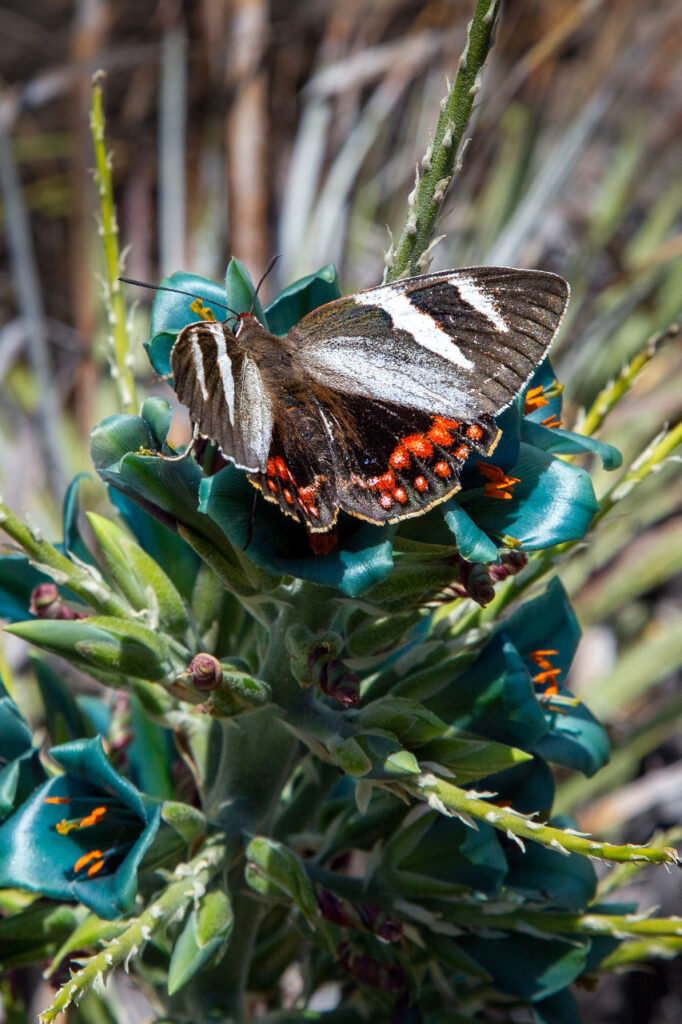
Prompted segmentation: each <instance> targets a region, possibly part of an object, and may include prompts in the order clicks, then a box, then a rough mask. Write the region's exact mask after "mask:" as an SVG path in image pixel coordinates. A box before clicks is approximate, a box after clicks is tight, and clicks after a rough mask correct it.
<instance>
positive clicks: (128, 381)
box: [90, 72, 137, 413]
mask: <svg viewBox="0 0 682 1024" xmlns="http://www.w3.org/2000/svg"><path fill="white" fill-rule="evenodd" d="M100 74H101V72H98V73H97V74H96V75H95V77H94V79H93V86H92V107H91V111H90V131H91V133H92V143H93V146H94V149H95V184H96V185H97V195H98V198H99V210H100V225H99V230H100V235H101V237H102V246H103V249H104V268H105V280H104V301H105V306H106V313H107V327H108V338H109V345H110V347H111V356H110V364H111V375H112V377H113V378H114V381H115V383H116V388H117V390H118V395H119V401H120V403H121V411H122V412H126V413H135V412H137V406H136V401H135V378H134V377H133V371H132V355H131V351H130V339H129V337H128V318H127V314H126V308H125V302H124V301H123V292H122V291H121V282H120V281H119V277H120V274H121V271H122V270H123V266H122V261H121V254H120V250H119V245H118V224H117V221H116V207H115V206H114V190H113V185H112V181H111V156H110V154H109V153H108V152H107V147H106V137H105V120H104V107H103V104H102V88H101V86H100V85H99V84H98V77H99V75H100Z"/></svg>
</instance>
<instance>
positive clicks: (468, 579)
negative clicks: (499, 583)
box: [458, 558, 495, 607]
mask: <svg viewBox="0 0 682 1024" xmlns="http://www.w3.org/2000/svg"><path fill="white" fill-rule="evenodd" d="M458 590H459V592H460V593H462V591H464V594H465V595H466V596H467V597H470V598H471V600H472V601H475V602H476V604H480V605H481V607H485V605H487V604H490V602H491V601H492V599H493V598H494V597H495V588H494V587H493V584H492V580H491V578H490V572H489V571H488V566H487V565H484V564H483V562H467V561H466V559H464V558H460V560H459V587H458ZM463 596H464V595H463Z"/></svg>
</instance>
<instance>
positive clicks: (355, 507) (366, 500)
mask: <svg viewBox="0 0 682 1024" xmlns="http://www.w3.org/2000/svg"><path fill="white" fill-rule="evenodd" d="M342 404H343V420H342V422H341V423H339V422H338V421H337V420H336V419H335V415H334V411H333V410H331V409H330V410H327V411H326V415H327V418H328V419H329V421H330V422H332V423H333V429H334V444H333V446H332V452H333V456H334V468H335V472H336V500H337V502H338V505H339V507H340V508H341V509H343V510H344V511H345V512H348V513H349V514H350V515H353V516H357V517H359V518H361V519H366V520H369V521H370V522H373V523H387V522H388V523H390V522H397V521H399V520H401V519H407V518H410V517H411V516H416V515H420V514H421V513H423V512H426V511H427V510H428V509H429V508H432V507H433V506H434V505H437V504H439V503H440V502H442V501H445V500H446V499H447V498H449V497H450V496H451V495H453V494H455V493H456V492H457V491H458V490H459V488H460V482H459V477H460V473H461V470H462V467H463V466H464V464H465V462H466V461H467V459H469V458H470V457H475V455H476V453H478V454H479V455H489V454H490V453H491V452H492V451H493V449H494V448H495V445H496V444H497V440H498V438H499V433H500V432H499V430H498V429H497V427H496V425H495V423H494V422H493V420H492V419H491V418H490V417H487V416H483V417H480V418H479V419H477V420H476V421H475V422H473V423H467V422H465V421H457V420H452V419H450V418H448V417H446V416H442V415H439V414H428V413H423V412H421V411H419V410H415V409H410V408H408V407H405V406H400V405H396V404H392V403H388V402H375V401H370V400H368V399H362V398H357V397H350V396H348V397H346V398H345V399H344V401H343V403H342ZM337 408H338V406H337ZM349 424H350V425H351V427H350V429H349Z"/></svg>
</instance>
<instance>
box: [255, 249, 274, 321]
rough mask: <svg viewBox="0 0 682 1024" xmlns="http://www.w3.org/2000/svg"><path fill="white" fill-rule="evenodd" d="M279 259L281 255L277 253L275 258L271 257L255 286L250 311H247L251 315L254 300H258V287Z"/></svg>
mask: <svg viewBox="0 0 682 1024" xmlns="http://www.w3.org/2000/svg"><path fill="white" fill-rule="evenodd" d="M281 258H282V257H281V254H280V253H278V254H277V255H276V256H273V257H272V259H271V260H270V262H269V263H268V267H267V270H266V271H265V273H264V274H263V275H262V277H261V279H260V281H259V282H258V284H257V285H256V290H255V292H254V293H253V299H252V300H251V309H250V310H249V312H250V313H253V307H254V306H255V305H256V299H257V298H258V292H259V291H260V286H261V285H262V283H263V281H264V280H265V278H266V277H267V276H268V274H269V273H270V271H271V270H272V268H273V267H274V265H275V263H276V262H277V260H280V259H281Z"/></svg>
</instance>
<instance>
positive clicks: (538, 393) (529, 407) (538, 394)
mask: <svg viewBox="0 0 682 1024" xmlns="http://www.w3.org/2000/svg"><path fill="white" fill-rule="evenodd" d="M544 390H545V389H544V388H543V386H542V384H540V385H539V386H538V387H537V388H531V389H530V391H528V392H527V393H526V401H525V403H524V406H523V412H524V415H526V416H527V415H528V413H529V412H534V411H535V410H536V409H542V407H543V405H549V402H548V401H547V399H546V398H545V396H544V394H543V391H544Z"/></svg>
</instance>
